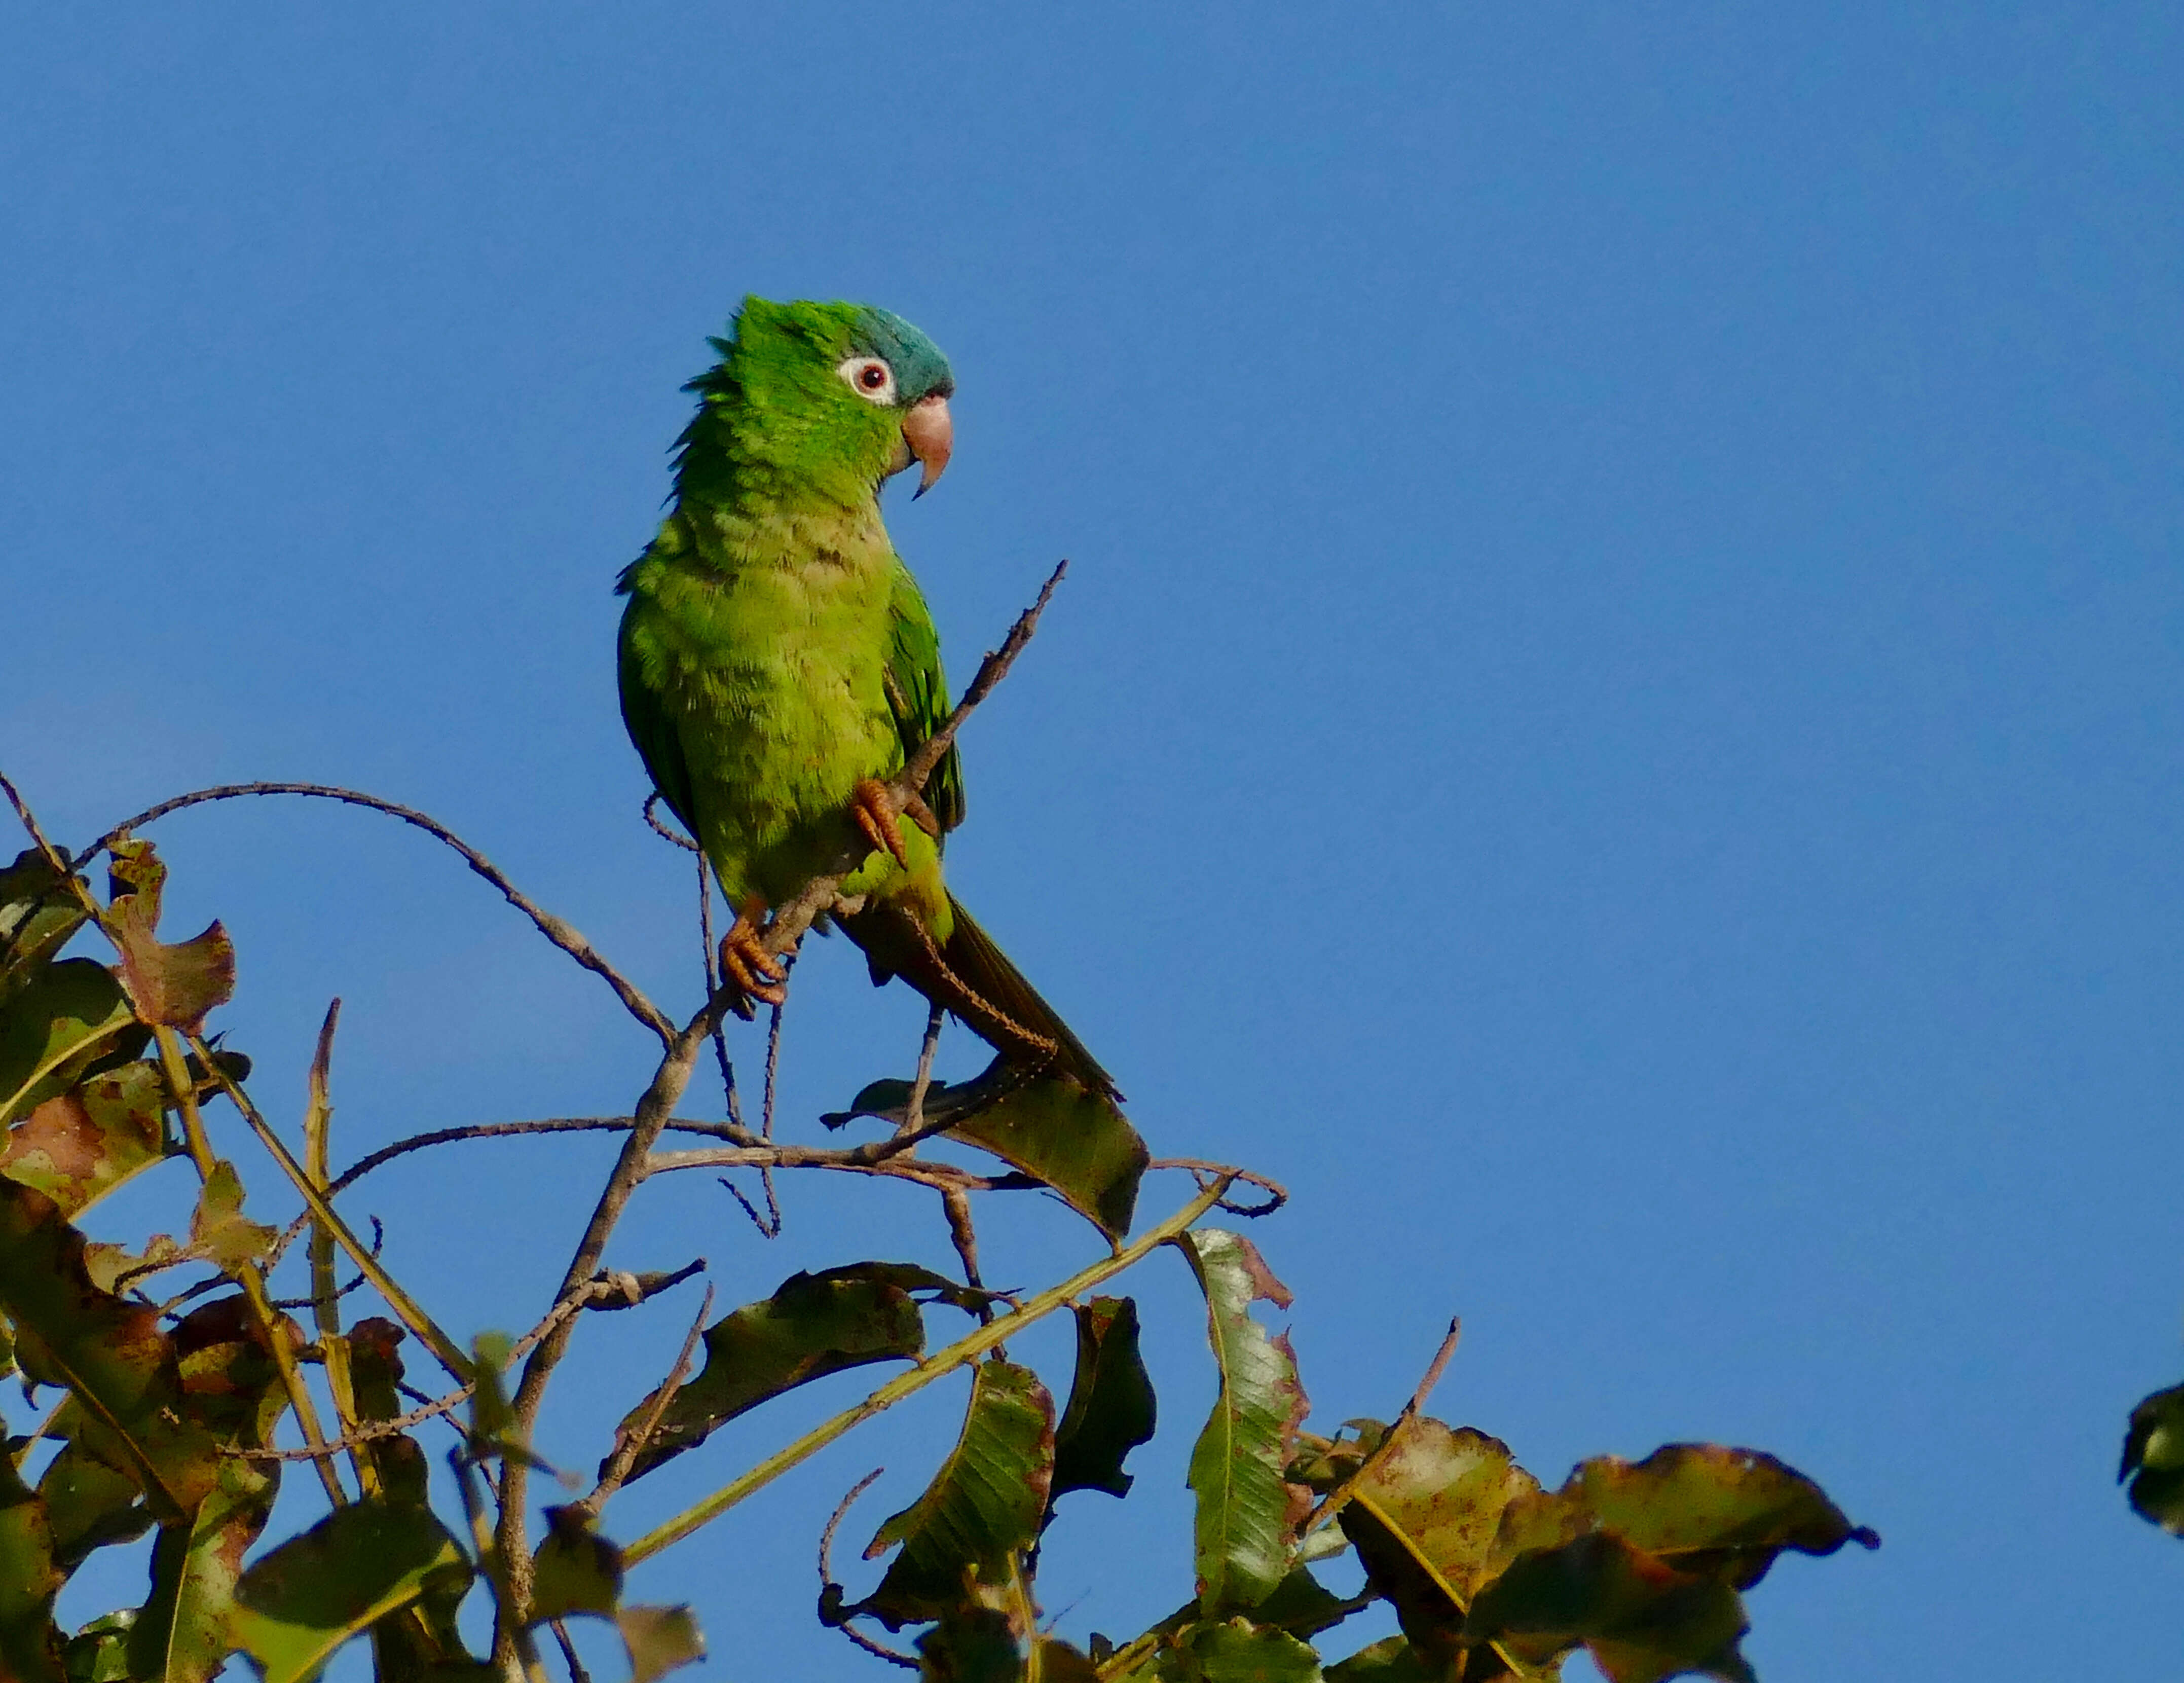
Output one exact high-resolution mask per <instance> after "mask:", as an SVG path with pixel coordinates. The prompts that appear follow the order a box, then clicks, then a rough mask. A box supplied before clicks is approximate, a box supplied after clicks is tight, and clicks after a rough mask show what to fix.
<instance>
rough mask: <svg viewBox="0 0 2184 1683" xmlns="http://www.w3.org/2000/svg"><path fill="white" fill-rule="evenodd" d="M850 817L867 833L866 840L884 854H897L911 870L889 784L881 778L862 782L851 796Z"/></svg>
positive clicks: (902, 863)
mask: <svg viewBox="0 0 2184 1683" xmlns="http://www.w3.org/2000/svg"><path fill="white" fill-rule="evenodd" d="M850 817H852V818H854V819H855V820H856V822H857V828H859V829H861V830H862V831H863V832H864V833H865V839H866V841H868V842H870V843H871V844H872V845H873V846H874V847H875V848H877V850H879V851H881V852H882V853H889V854H892V855H894V861H895V863H896V864H898V865H900V866H901V867H903V868H904V869H905V870H908V869H909V868H910V850H909V849H908V848H906V847H905V846H904V845H903V844H902V825H901V822H900V821H899V820H898V819H897V818H896V817H895V813H894V800H893V799H892V798H891V797H890V796H889V794H888V790H887V785H886V784H885V783H882V782H881V781H880V780H879V779H878V778H877V777H866V778H865V779H863V780H862V781H861V782H860V783H858V785H857V787H856V788H855V790H853V791H852V792H851V794H850Z"/></svg>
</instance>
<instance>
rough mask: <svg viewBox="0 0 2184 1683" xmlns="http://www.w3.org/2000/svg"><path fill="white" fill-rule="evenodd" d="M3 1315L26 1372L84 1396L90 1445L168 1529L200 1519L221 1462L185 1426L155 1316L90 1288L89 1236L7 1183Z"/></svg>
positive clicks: (0, 1215)
mask: <svg viewBox="0 0 2184 1683" xmlns="http://www.w3.org/2000/svg"><path fill="white" fill-rule="evenodd" d="M0 1310H4V1311H5V1312H6V1313H7V1315H8V1319H9V1320H10V1321H11V1322H12V1323H13V1324H14V1328H15V1335H16V1343H17V1350H16V1354H17V1359H18V1360H20V1362H21V1363H22V1366H23V1371H24V1373H25V1374H26V1375H28V1376H29V1377H30V1378H31V1379H35V1380H36V1381H37V1382H38V1383H40V1384H42V1385H66V1386H68V1388H69V1389H70V1391H72V1392H73V1393H74V1394H75V1404H76V1405H77V1407H78V1408H79V1409H80V1410H81V1422H80V1425H79V1427H78V1428H77V1435H78V1436H80V1438H81V1441H82V1442H83V1443H84V1446H85V1447H86V1449H87V1450H88V1451H90V1452H92V1453H93V1454H95V1455H96V1456H97V1457H98V1458H99V1459H100V1460H102V1461H103V1462H105V1463H107V1464H108V1465H109V1466H114V1467H125V1468H128V1470H129V1472H130V1474H131V1476H132V1477H134V1478H135V1479H136V1482H137V1484H138V1485H139V1486H140V1487H141V1488H142V1490H143V1491H144V1495H145V1497H146V1500H147V1501H148V1502H149V1503H150V1505H151V1508H152V1511H153V1514H154V1515H155V1517H157V1518H159V1519H160V1520H161V1521H162V1522H163V1523H164V1524H180V1523H181V1522H182V1521H184V1520H186V1519H187V1518H188V1516H189V1515H190V1514H191V1513H194V1512H195V1511H196V1508H197V1505H198V1502H200V1501H202V1500H203V1498H204V1496H206V1495H207V1494H208V1493H209V1491H211V1489H212V1487H213V1485H214V1480H215V1476H216V1474H217V1471H218V1468H219V1463H220V1456H219V1454H218V1452H217V1449H216V1446H214V1442H213V1440H212V1438H211V1436H210V1435H209V1434H208V1433H207V1432H205V1431H204V1429H203V1428H202V1427H200V1426H198V1425H196V1424H193V1423H192V1422H190V1421H188V1420H186V1419H184V1418H181V1415H180V1412H179V1405H180V1403H181V1374H180V1370H179V1367H178V1364H177V1361H176V1357H175V1348H174V1346H173V1344H172V1343H171V1342H170V1340H169V1339H168V1338H167V1336H166V1335H164V1333H162V1332H161V1331H160V1330H159V1313H158V1312H157V1311H156V1310H154V1309H153V1307H151V1306H150V1305H148V1304H139V1303H131V1302H127V1301H124V1300H122V1299H120V1298H118V1297H115V1296H112V1295H110V1294H109V1293H107V1292H103V1291H101V1290H98V1288H97V1286H95V1285H92V1281H91V1277H90V1275H89V1274H88V1273H86V1270H85V1267H84V1240H83V1235H82V1234H81V1233H79V1232H77V1231H76V1229H75V1228H73V1227H71V1226H70V1225H69V1224H68V1223H67V1222H66V1221H64V1220H63V1219H62V1218H61V1213H60V1211H59V1209H58V1207H57V1206H56V1205H55V1204H54V1203H53V1200H52V1199H50V1198H48V1197H47V1196H46V1195H44V1194H43V1193H42V1192H37V1191H34V1190H31V1188H30V1187H27V1186H21V1185H18V1184H16V1183H14V1181H11V1180H6V1179H0Z"/></svg>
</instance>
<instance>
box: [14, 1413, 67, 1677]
mask: <svg viewBox="0 0 2184 1683" xmlns="http://www.w3.org/2000/svg"><path fill="white" fill-rule="evenodd" d="M62 1582H63V1574H62V1573H61V1571H60V1569H59V1568H58V1567H57V1566H56V1565H55V1564H54V1563H53V1526H52V1524H50V1523H49V1522H48V1520H47V1516H46V1505H45V1503H44V1502H41V1501H39V1500H38V1498H37V1496H36V1494H35V1493H33V1492H32V1491H31V1489H30V1487H29V1486H27V1485H25V1484H24V1482H23V1480H22V1477H21V1475H20V1474H18V1473H17V1472H16V1470H15V1462H14V1457H12V1456H10V1455H8V1453H6V1452H5V1451H4V1450H0V1678H6V1679H8V1680H9V1683H19V1680H20V1683H60V1680H61V1677H62V1658H61V1656H62V1647H61V1633H60V1629H59V1627H58V1625H56V1624H54V1623H53V1598H54V1597H56V1596H58V1595H59V1593H60V1588H61V1584H62Z"/></svg>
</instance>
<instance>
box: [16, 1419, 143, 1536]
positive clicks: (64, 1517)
mask: <svg viewBox="0 0 2184 1683" xmlns="http://www.w3.org/2000/svg"><path fill="white" fill-rule="evenodd" d="M80 1418H81V1416H80V1414H79V1413H78V1410H77V1406H76V1404H75V1402H70V1403H69V1404H68V1406H67V1407H64V1409H63V1410H62V1411H61V1413H60V1414H59V1416H58V1418H56V1419H55V1420H54V1422H53V1429H52V1435H53V1436H55V1437H60V1438H65V1439H67V1440H68V1441H67V1442H65V1443H64V1444H63V1445H62V1446H61V1452H60V1453H59V1454H58V1455H56V1456H55V1457H53V1459H52V1460H51V1461H50V1462H48V1463H47V1464H46V1470H45V1472H44V1474H42V1476H41V1477H40V1478H39V1480H38V1497H39V1500H40V1501H42V1502H44V1503H45V1505H46V1512H47V1516H48V1517H49V1518H50V1519H51V1520H52V1523H53V1560H54V1562H55V1563H56V1564H58V1566H59V1567H60V1569H61V1570H62V1571H64V1572H71V1573H72V1572H74V1571H75V1569H76V1568H77V1567H79V1566H81V1564H82V1563H84V1561H85V1560H86V1559H87V1558H89V1557H90V1555H91V1552H92V1550H94V1549H100V1548H104V1547H105V1546H107V1545H108V1544H109V1543H125V1542H131V1541H135V1540H136V1538H138V1537H141V1536H142V1535H144V1533H145V1532H147V1531H148V1530H151V1529H152V1526H153V1518H152V1513H151V1510H150V1509H148V1507H145V1506H144V1504H143V1502H142V1492H141V1491H139V1490H138V1489H137V1486H136V1480H135V1479H133V1478H131V1476H130V1475H129V1474H128V1473H127V1471H125V1469H123V1468H117V1467H109V1466H108V1465H107V1464H106V1463H105V1462H103V1461H102V1460H100V1459H99V1458H98V1457H97V1456H95V1455H93V1454H92V1452H90V1451H89V1450H88V1449H86V1447H85V1446H83V1444H82V1443H81V1441H79V1439H78V1437H77V1422H78V1421H79V1420H80Z"/></svg>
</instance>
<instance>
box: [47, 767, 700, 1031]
mask: <svg viewBox="0 0 2184 1683" xmlns="http://www.w3.org/2000/svg"><path fill="white" fill-rule="evenodd" d="M9 792H10V794H12V793H13V790H12V789H11V790H10V791H9ZM259 794H296V795H304V796H308V797H310V798H312V799H315V800H337V801H340V802H341V803H342V804H343V805H348V806H361V807H365V808H366V809H368V810H369V811H374V812H384V813H385V814H387V816H389V817H391V818H399V819H400V820H401V821H402V822H404V823H405V824H409V825H411V826H414V827H415V828H417V829H421V830H422V831H424V832H425V833H426V835H428V836H431V837H432V838H433V839H435V840H436V841H440V842H443V843H445V844H447V845H448V846H449V847H451V848H453V849H454V850H455V851H456V852H457V853H459V854H460V855H462V856H463V862H464V863H465V864H466V865H468V866H469V867H471V870H473V871H475V872H476V873H477V874H478V875H479V876H481V877H482V878H485V879H486V881H487V882H488V883H492V884H493V887H494V888H496V889H499V890H500V894H501V897H502V898H503V899H504V900H506V901H507V902H508V903H509V904H510V906H514V907H515V909H516V910H517V911H520V912H521V913H522V914H523V915H524V916H525V917H528V918H529V919H530V920H531V922H532V924H533V925H534V926H536V927H537V928H538V933H540V934H542V935H543V936H545V937H546V939H548V940H549V941H551V942H553V944H554V945H555V946H557V947H559V948H560V949H561V950H562V951H563V952H565V953H566V954H568V955H569V956H570V957H571V958H573V959H575V960H576V961H577V963H579V964H581V965H582V966H583V967H584V968H585V969H587V970H588V971H590V972H592V973H593V975H595V976H597V977H599V978H600V979H601V980H602V981H604V983H605V984H607V985H608V986H609V987H610V988H612V989H614V991H615V996H616V998H617V999H619V1000H621V1002H622V1005H623V1006H624V1008H625V1009H627V1011H628V1012H629V1014H630V1015H631V1016H632V1017H635V1018H636V1019H637V1020H638V1022H639V1023H643V1025H644V1026H645V1027H646V1028H649V1029H650V1030H651V1031H652V1032H653V1033H654V1034H656V1035H658V1036H659V1037H660V1042H661V1044H662V1045H669V1044H671V1043H672V1042H673V1040H674V1039H675V1025H674V1023H673V1022H672V1021H671V1020H670V1019H669V1017H668V1016H667V1014H666V1012H665V1011H661V1010H660V1007H659V1006H656V1005H655V1004H653V1002H652V1001H651V1000H649V999H647V998H646V997H645V996H644V994H643V991H642V990H641V989H639V988H638V986H637V984H635V983H633V982H632V981H630V980H629V979H628V978H627V977H625V976H624V975H623V974H622V973H621V972H620V971H618V970H616V968H615V967H614V966H612V965H611V964H609V963H608V962H607V961H606V960H605V959H604V958H602V957H601V956H599V951H598V950H597V949H596V948H594V947H593V945H592V944H591V943H590V942H589V941H588V940H586V939H584V938H583V937H582V935H580V934H578V933H577V931H576V930H575V929H573V928H571V927H570V926H569V924H568V923H566V922H564V921H563V920H562V919H560V918H559V917H555V916H554V914H553V913H552V912H550V911H547V910H546V908H545V907H543V906H540V905H539V904H538V902H537V901H535V900H532V898H531V897H530V895H528V894H525V893H524V892H523V890H522V889H519V888H517V887H516V886H515V883H512V882H510V880H509V879H508V876H507V874H506V873H505V872H503V871H502V870H501V868H500V867H499V866H498V865H495V864H494V863H493V861H491V860H490V859H487V857H486V856H485V855H483V854H482V853H480V852H479V851H478V850H476V848H474V847H472V846H471V844H469V843H468V842H466V841H465V840H464V839H462V838H461V837H460V836H459V835H457V834H456V833H454V831H453V830H450V829H449V828H448V827H447V826H446V825H444V824H443V823H441V822H439V820H438V819H437V818H434V817H432V816H430V815H429V814H427V813H423V812H420V811H417V810H416V808H415V807H413V806H403V805H398V803H396V802H394V801H392V800H381V799H380V798H379V797H378V796H377V795H376V794H364V793H363V792H362V791H361V790H359V789H338V788H336V787H335V786H334V785H332V784H331V783H221V784H220V785H219V786H218V787H216V788H213V789H193V790H192V791H191V792H190V793H189V794H178V795H176V796H175V797H174V799H173V800H163V801H161V802H160V803H159V805H157V806H148V807H147V808H145V810H144V811H142V812H139V813H137V814H136V816H133V817H130V818H125V819H123V820H122V821H121V822H120V823H118V824H116V825H115V826H114V828H112V829H110V830H109V831H108V832H107V833H105V834H104V835H103V836H101V837H100V838H99V839H97V841H95V842H93V843H92V844H91V845H90V846H89V847H87V848H86V849H85V850H83V852H82V854H81V855H79V856H80V857H81V858H83V859H89V858H91V857H92V856H93V855H96V854H98V853H100V852H102V851H103V850H106V849H108V848H110V847H112V846H113V845H114V843H116V842H118V841H120V839H122V838H123V837H124V836H126V835H128V834H130V833H132V832H133V831H136V830H139V829H142V828H143V827H144V826H145V825H147V824H148V823H151V822H153V820H154V819H158V818H164V817H165V816H167V815H168V814H169V813H170V812H179V811H181V810H182V809H183V808H184V807H186V806H201V805H204V804H205V803H206V802H207V801H213V800H238V799H240V798H241V797H242V796H244V795H259ZM17 806H18V810H19V811H20V810H21V807H20V802H18V803H17Z"/></svg>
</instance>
